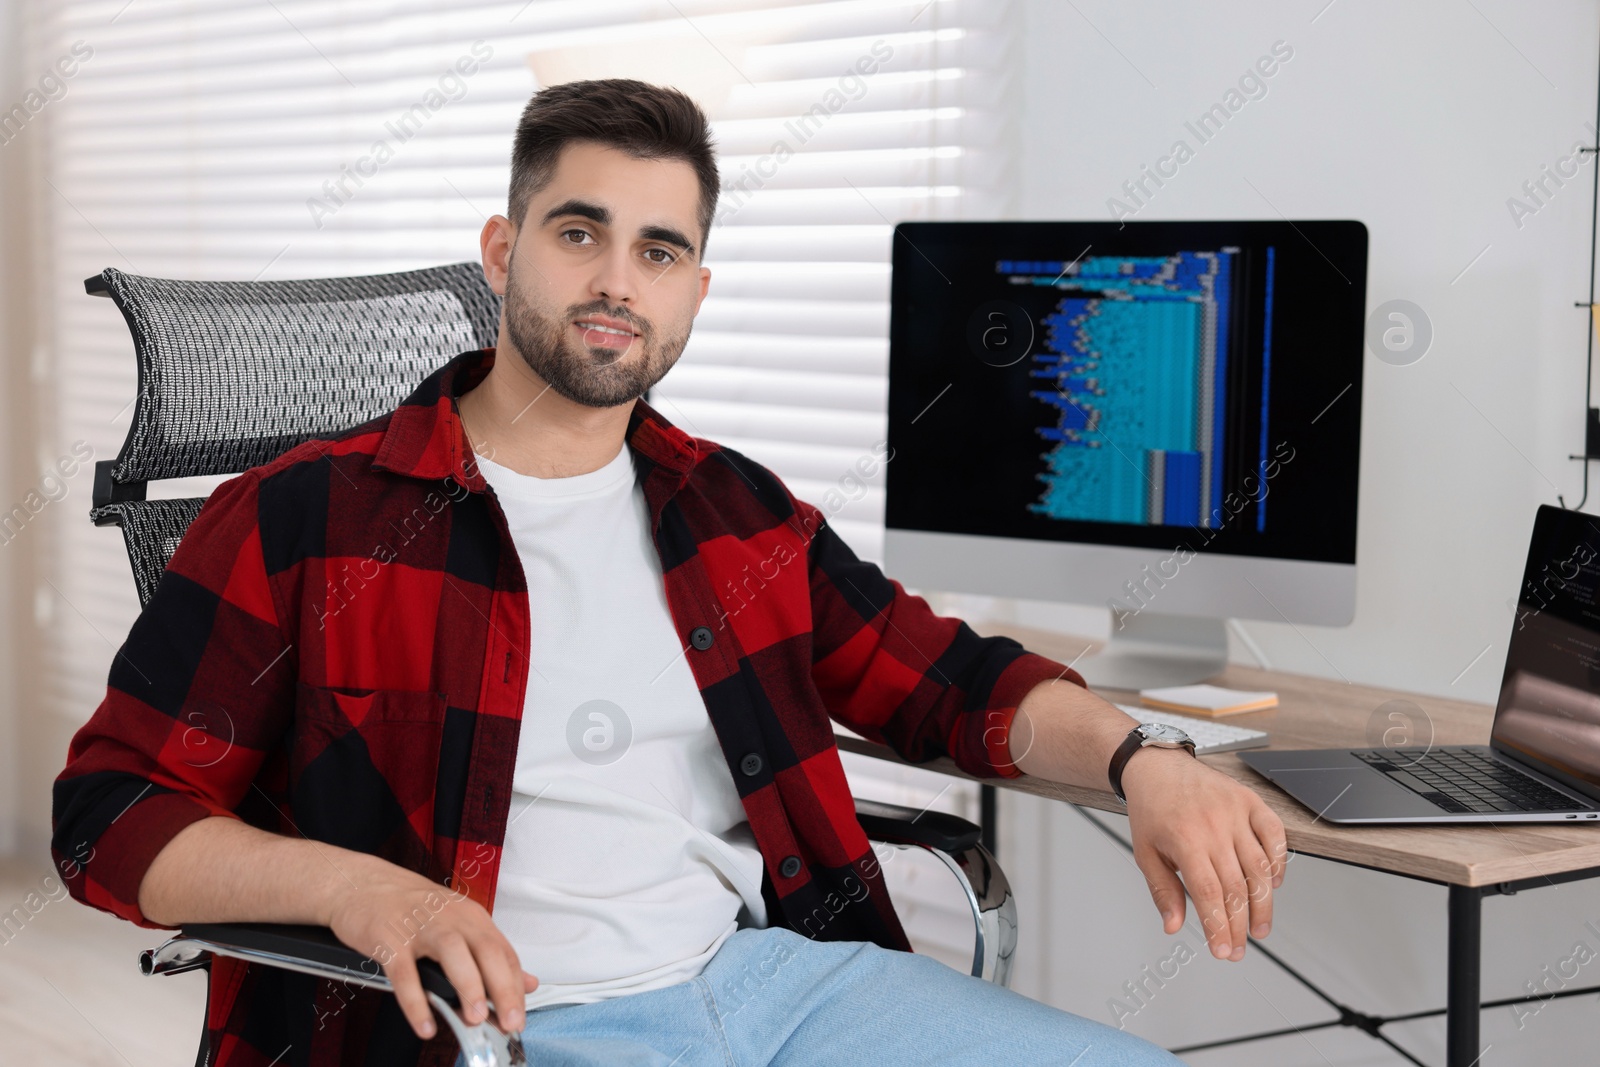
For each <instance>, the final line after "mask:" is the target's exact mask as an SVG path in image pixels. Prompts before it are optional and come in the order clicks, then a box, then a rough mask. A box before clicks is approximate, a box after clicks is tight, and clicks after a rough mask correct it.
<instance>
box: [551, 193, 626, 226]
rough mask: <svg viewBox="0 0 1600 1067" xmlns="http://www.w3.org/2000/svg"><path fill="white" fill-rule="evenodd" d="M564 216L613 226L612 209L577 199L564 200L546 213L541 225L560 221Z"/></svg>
mask: <svg viewBox="0 0 1600 1067" xmlns="http://www.w3.org/2000/svg"><path fill="white" fill-rule="evenodd" d="M563 215H579V216H581V217H583V218H586V219H590V220H592V221H594V222H598V223H599V224H600V225H602V226H609V225H611V209H610V208H606V207H601V206H600V205H599V204H591V203H590V202H589V201H587V200H579V199H578V198H576V197H573V198H572V199H570V200H563V201H562V202H561V203H559V204H557V205H556V206H555V207H553V208H551V209H550V210H549V211H546V212H545V213H544V218H543V219H541V220H540V225H544V224H546V223H548V222H550V220H551V219H559V218H560V217H561V216H563Z"/></svg>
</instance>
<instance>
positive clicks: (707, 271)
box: [691, 267, 711, 317]
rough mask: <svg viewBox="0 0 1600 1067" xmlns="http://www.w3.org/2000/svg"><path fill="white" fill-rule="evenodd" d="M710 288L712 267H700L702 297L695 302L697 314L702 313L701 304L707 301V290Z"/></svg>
mask: <svg viewBox="0 0 1600 1067" xmlns="http://www.w3.org/2000/svg"><path fill="white" fill-rule="evenodd" d="M710 288H711V268H710V267H701V268H700V299H698V300H696V301H695V302H694V313H695V315H698V314H700V305H701V304H703V303H705V299H706V290H708V289H710ZM691 317H693V316H691Z"/></svg>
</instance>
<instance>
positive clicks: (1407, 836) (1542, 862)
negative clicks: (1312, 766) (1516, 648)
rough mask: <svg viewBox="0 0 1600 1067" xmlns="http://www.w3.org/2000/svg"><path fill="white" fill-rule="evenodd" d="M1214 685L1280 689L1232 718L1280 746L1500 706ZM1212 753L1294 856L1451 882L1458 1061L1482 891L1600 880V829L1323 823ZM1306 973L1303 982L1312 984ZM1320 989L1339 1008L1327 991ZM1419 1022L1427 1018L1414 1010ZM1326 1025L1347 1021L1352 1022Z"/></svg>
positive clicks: (1452, 1053) (1451, 740)
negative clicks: (1268, 702) (1262, 808)
mask: <svg viewBox="0 0 1600 1067" xmlns="http://www.w3.org/2000/svg"><path fill="white" fill-rule="evenodd" d="M974 629H976V630H978V631H979V632H980V633H984V634H1005V635H1006V636H1008V637H1013V638H1015V639H1017V640H1018V641H1020V642H1022V644H1023V645H1024V647H1026V648H1028V649H1030V650H1031V651H1035V652H1039V653H1041V654H1042V655H1046V656H1049V657H1051V658H1052V659H1057V660H1060V661H1061V662H1062V663H1071V662H1072V661H1074V660H1075V659H1077V658H1078V656H1079V655H1080V653H1082V652H1083V650H1084V647H1085V646H1086V645H1092V644H1093V642H1090V641H1088V640H1086V639H1082V638H1073V637H1067V636H1063V635H1061V634H1053V633H1047V632H1044V631H1040V630H1030V629H1025V628H1022V627H1015V626H1001V625H983V624H974ZM1209 680H1210V681H1211V682H1213V683H1215V684H1217V685H1223V686H1228V687H1230V688H1234V689H1271V690H1274V691H1276V692H1277V694H1278V707H1276V708H1274V709H1272V710H1270V711H1258V712H1250V713H1247V714H1243V715H1231V716H1228V717H1227V718H1226V719H1225V720H1223V721H1225V722H1227V723H1230V724H1233V723H1237V724H1238V725H1240V726H1248V727H1253V728H1255V729H1258V730H1265V731H1267V732H1268V733H1269V734H1271V735H1272V744H1271V746H1270V747H1271V748H1278V749H1293V748H1369V747H1380V745H1381V742H1380V741H1379V738H1381V736H1382V730H1383V726H1384V724H1386V723H1387V721H1388V720H1386V718H1385V713H1383V712H1380V713H1378V716H1377V719H1378V720H1379V726H1378V727H1377V728H1376V734H1374V735H1373V736H1370V737H1369V730H1372V729H1373V727H1372V726H1371V725H1370V724H1371V723H1372V722H1373V721H1374V713H1375V712H1378V709H1379V708H1380V707H1381V706H1382V705H1384V704H1385V703H1387V702H1389V701H1393V700H1405V701H1409V702H1410V703H1411V704H1413V705H1415V707H1417V708H1420V709H1421V711H1422V716H1423V721H1422V722H1421V723H1420V724H1419V725H1420V726H1421V729H1419V731H1418V733H1419V734H1420V735H1421V736H1420V740H1422V741H1423V742H1425V741H1426V739H1427V738H1426V730H1427V728H1428V725H1430V724H1431V728H1432V731H1433V744H1435V745H1482V744H1487V743H1488V741H1489V728H1490V725H1491V723H1492V720H1493V715H1494V709H1493V708H1492V707H1490V706H1488V705H1486V704H1473V703H1468V702H1466V701H1459V700H1446V699H1442V698H1439V697H1428V696H1420V695H1416V694H1411V693H1401V692H1396V691H1394V690H1387V689H1375V688H1372V687H1370V686H1360V685H1349V684H1346V683H1344V682H1340V681H1336V680H1329V679H1325V678H1311V677H1307V676H1304V675H1297V674H1283V673H1279V672H1276V671H1261V670H1255V669H1252V668H1248V667H1240V666H1235V665H1230V666H1229V667H1228V668H1227V670H1225V671H1223V672H1222V673H1221V674H1220V675H1218V676H1216V677H1215V678H1212V679H1209ZM1097 692H1103V694H1104V695H1105V697H1106V698H1107V699H1108V700H1112V701H1114V702H1120V703H1125V704H1136V703H1138V694H1137V693H1129V692H1122V691H1118V690H1110V689H1108V690H1097ZM1387 710H1388V709H1386V711H1387ZM839 747H840V748H841V749H842V750H844V751H848V752H858V753H861V754H863V755H868V756H873V757H876V758H879V759H887V760H890V761H892V762H904V761H903V760H901V759H900V758H899V757H898V756H896V755H895V754H894V753H893V752H892V751H891V750H890V749H888V748H886V747H885V746H882V745H877V744H873V743H872V742H869V741H864V740H861V739H858V738H855V737H850V736H840V738H839ZM1202 758H1203V759H1204V760H1205V762H1206V763H1208V764H1210V765H1211V766H1213V767H1215V768H1217V769H1218V770H1220V771H1222V772H1223V773H1224V774H1228V775H1230V776H1232V777H1233V778H1235V779H1237V780H1238V781H1240V782H1243V783H1244V784H1245V785H1247V786H1249V787H1250V788H1251V789H1253V790H1255V791H1256V793H1258V794H1259V795H1260V796H1261V797H1262V798H1263V799H1264V800H1266V802H1267V804H1268V805H1270V806H1271V808H1272V810H1273V811H1275V812H1277V814H1278V816H1279V818H1281V819H1282V820H1283V825H1284V829H1285V831H1286V832H1287V836H1288V841H1289V848H1290V849H1291V850H1292V851H1294V852H1298V853H1301V854H1304V855H1308V856H1317V857H1320V858H1322V859H1329V860H1335V861H1338V862H1341V863H1350V864H1355V865H1357V866H1361V867H1367V868H1371V869H1373V870H1377V871H1382V872H1385V873H1389V874H1397V875H1402V876H1405V877H1409V878H1417V879H1422V880H1424V881H1429V882H1435V883H1438V884H1440V885H1444V886H1447V887H1449V929H1450V934H1449V961H1448V969H1449V970H1448V995H1447V998H1446V999H1447V1007H1446V1008H1445V1009H1443V1010H1442V1011H1441V1012H1435V1013H1431V1014H1444V1015H1445V1016H1446V1031H1447V1052H1446V1064H1447V1067H1471V1065H1472V1064H1474V1063H1476V1062H1477V1060H1478V1058H1479V1056H1480V1055H1481V1053H1482V1050H1481V1049H1480V1048H1479V1045H1478V1015H1479V1008H1480V1006H1481V1005H1480V995H1479V961H1480V956H1481V953H1480V943H1481V935H1482V904H1483V897H1484V896H1486V895H1489V894H1495V893H1505V892H1516V891H1519V890H1522V889H1533V888H1538V887H1540V886H1544V885H1554V884H1556V883H1558V882H1563V881H1571V880H1575V879H1578V878H1588V877H1594V876H1596V875H1600V825H1587V826H1578V825H1574V826H1565V825H1561V824H1550V825H1531V824H1520V825H1516V824H1505V825H1488V824H1485V825H1479V826H1426V827H1424V826H1336V825H1333V824H1331V823H1328V822H1325V821H1323V820H1321V819H1319V818H1318V817H1317V815H1316V813H1315V812H1312V811H1310V810H1309V809H1307V808H1305V807H1304V806H1303V805H1301V804H1300V803H1299V802H1298V801H1296V800H1294V799H1292V798H1291V797H1290V796H1289V795H1288V794H1287V793H1285V792H1284V791H1283V790H1281V789H1279V788H1278V787H1277V786H1276V785H1274V784H1272V783H1271V782H1269V781H1268V780H1267V779H1266V778H1263V777H1262V776H1261V775H1259V774H1257V773H1256V772H1254V771H1252V770H1251V769H1250V768H1249V767H1247V766H1245V765H1244V763H1243V762H1242V761H1240V759H1239V757H1238V755H1237V754H1236V753H1232V752H1225V753H1222V754H1220V755H1214V756H1205V757H1202ZM919 766H922V767H925V768H927V769H929V770H936V771H940V772H942V773H945V774H949V775H953V776H955V777H958V778H966V779H968V780H970V781H980V782H981V783H982V784H983V785H985V786H989V787H999V788H1002V789H1014V790H1018V791H1020V792H1024V793H1032V794H1033V795H1035V796H1041V797H1048V798H1050V799H1052V800H1061V801H1066V802H1067V803H1070V804H1076V805H1078V806H1080V807H1084V808H1097V809H1100V810H1102V811H1111V812H1118V813H1121V812H1122V811H1123V810H1124V809H1123V808H1122V806H1121V805H1120V804H1118V803H1117V798H1116V796H1115V795H1114V794H1113V793H1112V792H1111V787H1110V785H1109V783H1107V784H1105V785H1102V786H1099V787H1096V788H1093V789H1081V788H1077V787H1074V786H1067V785H1061V784H1058V783H1055V782H1050V781H1046V780H1044V779H1041V778H1034V777H1029V776H1024V777H1022V778H1013V779H1004V780H997V779H974V778H972V776H971V775H968V774H966V773H965V772H963V771H962V770H960V769H959V768H958V767H956V765H955V764H954V762H952V761H951V760H949V759H939V760H935V761H933V762H931V763H926V764H919ZM986 807H987V806H986ZM1252 945H1254V946H1255V947H1257V948H1259V949H1261V950H1262V952H1263V954H1264V955H1266V956H1268V958H1271V959H1274V960H1275V961H1276V956H1274V955H1273V954H1272V953H1271V952H1270V951H1268V950H1267V949H1266V948H1265V947H1264V946H1261V945H1260V944H1259V943H1257V942H1255V941H1254V940H1252ZM1291 973H1293V972H1291ZM1296 977H1297V978H1298V977H1299V976H1298V975H1296ZM1299 980H1301V981H1302V982H1304V979H1299ZM1313 989H1314V991H1315V992H1317V993H1318V995H1320V996H1323V998H1324V999H1327V1000H1329V1002H1330V1003H1334V1002H1333V1001H1332V999H1331V998H1329V997H1327V996H1326V994H1324V993H1322V991H1321V990H1316V989H1315V987H1313ZM1588 991H1589V990H1578V991H1576V992H1588ZM1563 995H1565V991H1563ZM1533 999H1538V998H1533V997H1523V998H1508V999H1507V1000H1502V1001H1495V1002H1494V1004H1493V1005H1492V1006H1503V1005H1506V1004H1510V1003H1513V1002H1519V1001H1525V1000H1533ZM1341 1009H1343V1006H1341ZM1351 1011H1352V1012H1353V1010H1351ZM1353 1014H1354V1016H1356V1017H1357V1021H1355V1022H1350V1021H1348V1020H1345V1021H1342V1025H1355V1026H1357V1027H1359V1028H1361V1029H1363V1030H1366V1031H1367V1032H1368V1033H1370V1034H1372V1036H1374V1037H1377V1038H1378V1039H1379V1040H1381V1041H1384V1042H1385V1043H1386V1044H1390V1042H1389V1041H1388V1039H1387V1038H1386V1037H1384V1036H1382V1035H1381V1034H1379V1033H1377V1028H1378V1027H1380V1026H1382V1025H1383V1024H1384V1023H1385V1022H1392V1021H1395V1020H1394V1019H1384V1018H1381V1017H1376V1016H1370V1015H1364V1014H1362V1013H1358V1012H1353ZM1408 1017H1409V1018H1416V1017H1417V1016H1416V1014H1415V1013H1413V1014H1412V1015H1411V1016H1408ZM1325 1025H1341V1022H1340V1021H1336V1022H1333V1023H1329V1024H1325ZM1300 1029H1302V1030H1303V1029H1307V1028H1306V1027H1301V1028H1300ZM1256 1036H1258V1037H1259V1036H1263V1035H1256ZM1391 1047H1393V1046H1392V1045H1391Z"/></svg>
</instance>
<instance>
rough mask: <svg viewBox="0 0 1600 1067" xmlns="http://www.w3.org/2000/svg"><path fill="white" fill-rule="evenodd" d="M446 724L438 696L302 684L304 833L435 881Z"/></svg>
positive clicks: (294, 792) (298, 799)
mask: <svg viewBox="0 0 1600 1067" xmlns="http://www.w3.org/2000/svg"><path fill="white" fill-rule="evenodd" d="M444 717H445V699H444V696H443V695H442V694H440V693H437V692H431V691H414V690H403V689H369V690H342V689H328V688H324V687H322V686H314V685H308V684H306V683H305V682H299V683H297V686H296V691H295V724H294V736H293V743H292V745H291V753H290V762H289V796H290V804H291V806H292V807H293V809H294V817H295V824H296V827H297V828H298V829H299V831H300V832H301V833H302V834H304V835H305V836H306V837H309V838H311V839H313V840H316V841H326V842H328V843H330V844H334V845H339V846H340V847H342V848H348V849H352V850H354V851H357V852H367V853H370V854H372V855H375V856H381V857H382V858H384V859H387V860H389V861H390V862H392V863H396V864H398V865H400V866H402V867H405V868H407V869H408V870H414V871H418V872H421V873H427V874H430V875H431V874H432V873H434V872H433V870H432V868H433V866H434V864H433V863H432V862H431V861H432V849H433V805H434V795H435V793H436V792H437V788H438V775H439V747H440V743H441V740H442V738H443V735H444Z"/></svg>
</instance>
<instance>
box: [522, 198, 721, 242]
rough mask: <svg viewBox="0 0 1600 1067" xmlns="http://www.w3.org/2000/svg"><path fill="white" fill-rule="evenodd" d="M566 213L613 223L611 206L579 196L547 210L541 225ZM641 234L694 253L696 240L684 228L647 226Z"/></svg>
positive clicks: (648, 238)
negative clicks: (691, 239) (685, 234)
mask: <svg viewBox="0 0 1600 1067" xmlns="http://www.w3.org/2000/svg"><path fill="white" fill-rule="evenodd" d="M566 215H577V216H579V217H580V218H585V219H589V220H591V221H593V222H597V223H599V224H600V225H601V226H609V225H611V209H610V208H607V207H602V206H601V205H599V204H595V203H591V202H589V201H588V200H580V199H578V198H577V197H573V198H571V199H568V200H563V201H562V202H561V203H559V204H557V205H555V206H554V207H552V208H551V209H550V210H549V211H546V212H545V213H544V218H543V219H541V220H540V225H547V224H549V223H550V222H551V221H552V220H554V219H559V218H562V217H563V216H566ZM639 236H640V237H643V238H644V239H645V240H647V241H661V242H662V243H664V244H669V245H676V246H677V247H678V248H681V249H683V253H684V255H692V254H693V253H694V250H695V248H694V242H693V241H690V240H689V238H687V237H685V236H684V235H683V231H682V230H679V229H676V228H674V227H672V226H660V225H653V226H646V227H644V228H643V229H641V230H640V231H639Z"/></svg>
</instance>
